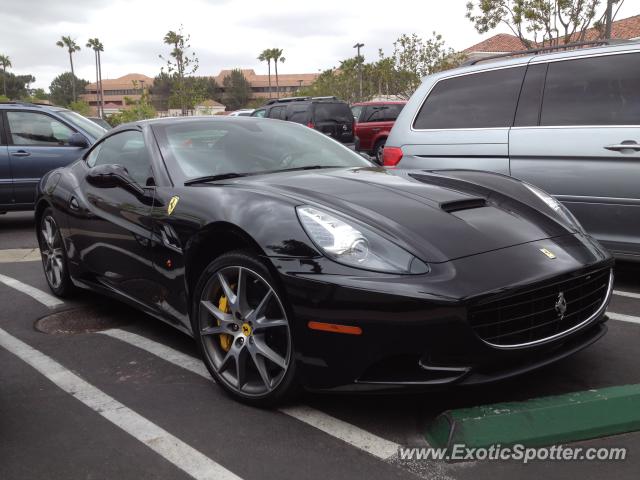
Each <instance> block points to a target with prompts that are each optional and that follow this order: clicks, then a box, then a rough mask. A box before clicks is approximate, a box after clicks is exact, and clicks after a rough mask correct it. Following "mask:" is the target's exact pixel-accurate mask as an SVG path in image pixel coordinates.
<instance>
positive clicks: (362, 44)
mask: <svg viewBox="0 0 640 480" xmlns="http://www.w3.org/2000/svg"><path fill="white" fill-rule="evenodd" d="M362 47H364V43H356V44H355V45H354V46H353V48H357V49H358V76H359V77H360V96H359V98H358V99H359V100H360V101H362V57H360V49H361V48H362Z"/></svg>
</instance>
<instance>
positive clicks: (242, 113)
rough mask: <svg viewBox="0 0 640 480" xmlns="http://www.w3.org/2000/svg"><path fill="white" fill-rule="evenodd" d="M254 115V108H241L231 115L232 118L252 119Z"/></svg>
mask: <svg viewBox="0 0 640 480" xmlns="http://www.w3.org/2000/svg"><path fill="white" fill-rule="evenodd" d="M252 113H253V108H241V109H240V110H236V111H235V112H231V113H230V114H229V116H230V117H250V116H251V114H252Z"/></svg>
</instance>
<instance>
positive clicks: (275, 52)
mask: <svg viewBox="0 0 640 480" xmlns="http://www.w3.org/2000/svg"><path fill="white" fill-rule="evenodd" d="M271 60H273V65H274V67H275V69H276V98H280V83H279V82H278V62H280V63H284V60H285V58H284V57H283V56H282V49H281V48H272V49H271Z"/></svg>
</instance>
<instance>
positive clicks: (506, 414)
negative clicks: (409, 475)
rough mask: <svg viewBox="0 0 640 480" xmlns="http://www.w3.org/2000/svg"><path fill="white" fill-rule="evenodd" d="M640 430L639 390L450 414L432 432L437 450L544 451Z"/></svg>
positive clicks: (615, 389) (430, 437) (429, 435)
mask: <svg viewBox="0 0 640 480" xmlns="http://www.w3.org/2000/svg"><path fill="white" fill-rule="evenodd" d="M635 430H640V384H638V385H623V386H618V387H609V388H602V389H598V390H587V391H584V392H575V393H570V394H566V395H557V396H550V397H542V398H534V399H531V400H527V401H524V402H511V403H496V404H492V405H483V406H479V407H472V408H463V409H458V410H447V411H445V412H443V413H442V414H440V415H438V417H436V418H435V419H434V421H433V422H431V424H429V425H428V426H427V431H426V434H425V436H426V438H427V441H428V442H429V444H430V445H431V446H433V447H447V448H450V447H451V446H452V445H454V444H464V445H466V446H468V447H487V446H490V445H494V444H501V445H514V444H523V445H526V446H545V445H552V444H558V443H566V442H575V441H578V440H586V439H589V438H598V437H603V436H607V435H614V434H618V433H625V432H631V431H635Z"/></svg>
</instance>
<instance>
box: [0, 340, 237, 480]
mask: <svg viewBox="0 0 640 480" xmlns="http://www.w3.org/2000/svg"><path fill="white" fill-rule="evenodd" d="M0 346H2V347H4V348H5V349H7V350H8V351H9V352H11V353H13V354H14V355H15V356H17V357H18V358H20V359H21V360H23V361H24V362H26V363H28V364H29V365H31V366H32V367H33V368H35V369H36V370H37V371H38V372H40V373H41V374H42V375H44V376H45V377H46V378H48V379H49V380H50V381H52V382H53V383H54V384H56V385H57V386H58V387H60V388H61V389H62V390H64V391H65V392H67V393H69V394H70V395H72V396H74V397H75V398H77V399H78V400H80V401H81V402H82V403H84V404H85V405H86V406H88V407H89V408H91V409H92V410H94V411H95V412H97V413H99V414H100V415H101V416H103V417H104V418H106V419H107V420H109V421H110V422H111V423H113V424H114V425H116V426H118V427H120V428H121V429H122V430H124V431H125V432H127V433H128V434H129V435H131V436H133V437H134V438H135V439H137V440H139V441H140V442H142V443H144V444H145V445H146V446H147V447H149V448H150V449H151V450H153V451H154V452H156V453H158V454H159V455H161V456H162V457H164V458H165V459H166V460H168V461H169V462H171V463H173V464H174V465H175V466H176V467H178V468H180V469H181V470H183V471H184V472H186V473H187V474H189V475H191V476H192V477H193V478H195V479H198V480H240V477H238V476H237V475H235V474H234V473H232V472H230V471H229V470H227V469H226V468H224V467H223V466H222V465H220V464H218V463H216V462H214V461H213V460H211V459H210V458H209V457H207V456H205V455H204V454H202V453H200V452H199V451H198V450H196V449H194V448H192V447H190V446H189V445H187V444H186V443H184V442H183V441H181V440H180V439H178V438H176V437H174V436H173V435H171V434H170V433H169V432H167V431H166V430H164V429H162V428H160V427H159V426H157V425H156V424H154V423H152V422H151V421H149V420H147V419H146V418H144V417H143V416H141V415H139V414H137V413H136V412H134V411H133V410H131V409H129V408H127V407H126V406H124V405H123V404H121V403H120V402H118V401H117V400H115V399H114V398H112V397H110V396H109V395H107V394H106V393H104V392H103V391H101V390H99V389H97V388H96V387H94V386H93V385H91V384H90V383H88V382H86V381H84V380H83V379H82V378H80V377H79V376H77V375H76V374H74V373H72V372H70V371H69V370H67V369H66V368H64V367H63V366H62V365H60V364H59V363H58V362H56V361H55V360H53V359H52V358H50V357H48V356H46V355H45V354H43V353H42V352H40V351H38V350H36V349H35V348H33V347H30V346H29V345H27V344H26V343H24V342H22V341H21V340H18V339H17V338H15V337H13V336H12V335H10V334H9V333H7V332H6V331H4V330H3V329H1V328H0Z"/></svg>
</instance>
